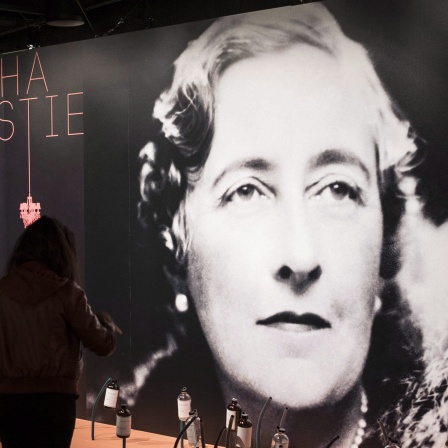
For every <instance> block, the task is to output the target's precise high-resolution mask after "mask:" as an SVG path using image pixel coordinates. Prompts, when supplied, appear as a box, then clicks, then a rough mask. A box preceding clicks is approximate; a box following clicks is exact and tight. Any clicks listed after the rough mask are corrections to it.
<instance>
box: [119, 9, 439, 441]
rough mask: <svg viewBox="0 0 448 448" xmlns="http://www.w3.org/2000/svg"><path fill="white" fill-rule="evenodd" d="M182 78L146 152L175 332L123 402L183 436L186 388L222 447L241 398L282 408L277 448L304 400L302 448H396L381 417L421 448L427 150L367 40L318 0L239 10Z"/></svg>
mask: <svg viewBox="0 0 448 448" xmlns="http://www.w3.org/2000/svg"><path fill="white" fill-rule="evenodd" d="M174 67H175V69H174V75H173V78H172V79H171V80H169V81H167V83H168V84H167V85H165V86H164V88H163V89H161V91H160V95H159V96H158V98H157V99H156V101H155V103H154V107H153V112H152V116H153V119H154V123H156V125H155V128H154V130H153V132H152V133H151V135H150V136H149V137H150V138H149V139H148V140H149V141H148V142H147V143H146V145H145V146H144V148H143V149H142V150H141V151H140V154H139V159H140V162H141V164H140V165H139V167H138V170H139V172H138V176H139V187H140V195H141V198H140V200H139V201H138V220H139V224H140V225H141V226H142V229H143V231H142V232H141V235H145V237H146V238H147V239H146V246H145V245H142V246H140V247H139V250H138V251H136V252H138V253H137V254H134V271H133V272H134V273H133V281H134V282H135V283H136V284H138V285H140V286H135V285H134V288H135V289H134V290H135V291H138V290H139V289H138V288H140V289H141V291H143V290H144V288H143V287H142V283H141V282H142V280H141V279H140V278H139V274H141V276H145V273H146V275H150V276H152V281H153V283H152V284H151V281H149V282H148V290H147V297H151V300H149V299H148V302H149V303H147V308H146V310H148V309H149V310H150V311H151V312H153V313H156V315H160V316H163V319H162V322H163V324H160V325H159V327H158V328H157V331H156V330H155V328H154V327H152V328H148V329H147V332H148V333H149V334H147V336H146V337H147V340H145V341H146V342H145V341H142V340H141V339H140V340H139V342H138V344H143V346H144V345H145V343H146V344H147V346H148V347H150V349H148V351H149V357H147V358H146V361H143V362H137V363H136V365H135V366H134V367H133V369H134V370H133V374H132V376H133V380H132V381H131V382H129V383H127V384H124V385H123V388H122V389H123V397H124V398H125V399H127V400H128V401H129V402H130V403H131V404H132V405H134V406H135V407H136V409H138V408H139V407H142V408H146V409H147V410H148V411H147V412H148V414H147V415H146V416H145V422H144V423H143V422H141V424H142V426H146V427H148V428H149V429H151V430H153V431H155V432H161V431H163V432H167V433H171V434H175V432H176V430H177V429H178V428H176V427H175V424H174V423H173V421H174V420H175V415H176V412H177V411H176V408H175V406H176V401H175V395H176V394H177V393H178V392H179V391H180V388H181V387H182V386H187V388H188V391H189V392H190V393H191V395H192V396H193V406H194V407H195V408H197V409H198V412H199V415H200V416H201V417H202V418H203V420H204V425H205V432H206V437H207V439H208V440H207V441H208V442H209V443H213V442H214V440H215V438H216V436H217V434H218V433H219V430H220V428H221V426H222V425H223V424H225V423H226V420H225V418H226V417H225V416H226V406H227V405H228V404H229V403H230V402H231V400H232V398H237V400H238V403H239V404H240V405H241V408H242V410H243V411H244V412H246V413H247V414H248V415H249V418H250V419H252V420H253V422H254V426H255V423H256V422H257V420H258V417H259V414H260V411H261V409H262V408H263V406H264V404H265V403H266V400H267V399H268V397H272V401H271V402H269V405H268V406H267V407H266V409H265V411H266V412H265V414H264V419H263V424H262V426H261V444H262V445H263V446H266V445H267V446H268V445H269V443H270V440H271V438H272V435H273V433H275V432H276V427H277V426H278V425H279V422H280V420H281V417H282V416H283V415H285V414H284V410H285V408H287V413H286V416H285V418H284V419H283V422H282V423H283V426H285V429H286V433H287V434H288V436H289V438H290V440H291V444H290V446H291V447H300V446H310V447H312V446H316V447H317V446H324V444H325V443H327V442H329V441H330V440H331V439H332V438H333V437H334V436H335V435H339V437H340V438H339V440H338V441H337V442H336V444H335V446H338V447H347V448H348V447H359V446H362V447H377V446H378V447H379V446H382V445H383V441H382V439H381V433H380V431H379V426H378V423H377V419H379V418H382V419H384V422H387V424H388V425H390V427H391V428H393V438H394V437H395V438H399V437H402V440H401V441H400V443H401V444H402V446H414V445H413V443H414V442H413V441H412V440H413V438H414V437H415V431H416V426H415V425H416V424H417V420H418V414H419V412H420V413H421V412H423V411H424V409H420V410H418V409H416V408H415V407H414V404H415V403H414V399H413V396H412V394H417V395H418V394H419V393H424V392H422V390H423V389H421V390H420V392H418V389H419V386H418V385H423V384H425V378H423V377H424V359H425V358H424V356H423V344H424V341H422V329H423V330H425V329H426V328H427V326H426V325H425V324H424V323H423V324H422V322H421V321H419V320H418V319H417V318H416V314H415V313H413V308H412V307H413V305H414V304H413V303H410V302H409V300H408V297H407V296H406V294H404V291H405V290H406V288H402V287H400V281H404V280H405V279H406V275H409V274H406V273H403V266H405V267H408V266H409V265H408V264H407V262H406V259H405V255H413V254H411V253H410V252H411V251H410V250H405V249H404V248H403V241H404V238H403V233H404V230H403V229H404V228H405V226H404V224H403V223H408V222H410V221H412V219H414V218H415V217H416V216H417V215H419V213H420V209H421V201H420V199H419V198H418V195H417V188H418V185H419V179H418V177H417V170H416V167H417V166H418V164H419V161H420V160H421V151H422V146H423V143H422V142H421V141H420V140H419V138H418V136H417V134H416V132H415V131H414V129H413V128H412V127H411V124H410V123H409V121H408V120H407V119H406V118H405V113H403V112H402V111H400V108H399V107H398V105H397V104H396V103H395V101H394V100H393V99H392V98H391V96H390V95H389V93H388V92H387V91H386V89H385V88H384V87H383V83H382V81H381V80H380V79H379V76H378V75H377V73H376V71H375V68H374V66H373V63H372V62H371V59H370V58H369V56H368V53H367V51H366V49H365V48H364V47H363V46H362V45H361V44H359V43H357V42H355V41H354V40H352V39H350V38H349V37H347V36H346V35H345V34H344V32H343V31H342V30H341V28H340V26H339V24H338V22H337V21H336V20H335V18H334V17H333V15H332V14H331V13H330V12H329V11H328V10H327V8H326V7H325V6H324V4H321V3H313V4H307V5H301V6H298V7H294V8H285V9H279V10H270V11H265V12H256V13H251V14H244V15H238V16H232V17H227V18H221V19H219V20H217V21H215V22H214V23H213V24H212V25H211V26H209V27H208V28H207V29H206V30H205V31H204V32H202V33H201V34H200V35H199V36H198V37H197V38H196V39H194V40H192V41H190V43H189V44H188V46H187V47H186V48H185V49H184V50H183V51H181V53H180V55H179V57H178V58H177V59H176V61H175V64H174ZM415 219H417V218H415ZM419 222H420V221H419ZM411 230H412V226H407V227H406V237H407V238H412V236H410V232H411ZM145 251H146V255H141V253H144V252H145ZM139 254H140V255H139ZM145 257H147V258H145ZM145 260H146V262H145ZM151 269H152V273H149V271H150V270H151ZM154 271H156V272H157V274H155V273H154ZM162 276H163V277H164V278H165V280H163V279H162ZM156 277H157V281H155V280H154V279H155V278H156ZM155 283H157V288H158V289H157V291H154V284H155ZM151 288H152V289H151ZM155 296H157V297H155ZM134 297H135V294H134ZM157 313H159V314H157ZM162 334H163V335H165V337H166V339H164V338H163V336H162ZM154 338H156V339H158V340H159V341H162V342H161V343H160V346H159V347H156V346H157V344H156V343H154V342H153V341H154ZM140 341H141V342H140ZM153 345H154V348H153ZM433 386H434V385H432V386H431V387H433ZM436 386H440V384H438V383H437V385H436ZM422 387H424V386H422ZM445 388H446V384H445ZM444 400H445V402H444V406H446V397H445V398H444ZM168 416H169V417H168ZM397 416H401V421H400V422H398V421H397ZM138 418H139V417H137V419H138ZM436 421H437V422H438V423H440V425H439V428H438V429H437V431H434V427H432V428H424V427H422V428H420V437H421V440H422V442H421V443H426V444H427V445H425V446H441V445H440V443H441V441H442V439H443V443H444V441H445V432H446V426H444V425H445V423H444V421H441V420H440V418H439V420H436ZM445 421H446V420H445ZM423 426H424V425H423ZM436 426H437V424H436ZM409 428H410V429H409ZM407 431H408V432H409V431H410V433H409V434H406V432H407ZM425 431H426V432H425ZM419 446H422V445H421V444H420V445H419Z"/></svg>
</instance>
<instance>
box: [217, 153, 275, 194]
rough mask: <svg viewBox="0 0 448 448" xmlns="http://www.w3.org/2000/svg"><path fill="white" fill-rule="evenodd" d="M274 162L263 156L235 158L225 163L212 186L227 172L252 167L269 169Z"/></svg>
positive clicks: (262, 169)
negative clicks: (228, 163)
mask: <svg viewBox="0 0 448 448" xmlns="http://www.w3.org/2000/svg"><path fill="white" fill-rule="evenodd" d="M273 166H274V164H273V163H272V162H269V161H268V160H266V159H263V158H249V159H242V160H236V161H234V162H232V163H231V164H230V165H227V166H226V167H225V168H224V169H223V170H222V171H221V172H220V173H219V174H218V176H216V179H215V180H214V181H213V185H212V187H215V186H216V185H217V184H218V183H219V182H220V181H221V179H222V178H223V177H224V176H225V175H226V174H227V173H229V172H232V171H237V170H241V169H252V170H255V171H270V170H272V169H273Z"/></svg>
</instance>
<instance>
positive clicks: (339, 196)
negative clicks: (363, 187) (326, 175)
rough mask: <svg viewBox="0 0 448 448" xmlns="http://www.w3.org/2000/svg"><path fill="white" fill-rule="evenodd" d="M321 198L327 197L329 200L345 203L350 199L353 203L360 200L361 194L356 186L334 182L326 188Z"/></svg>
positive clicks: (320, 194)
mask: <svg viewBox="0 0 448 448" xmlns="http://www.w3.org/2000/svg"><path fill="white" fill-rule="evenodd" d="M319 196H320V197H324V198H325V197H327V198H328V199H334V200H335V201H343V200H344V199H350V200H352V201H355V202H357V201H359V200H360V197H361V196H360V193H359V191H358V189H357V188H356V187H355V186H352V185H349V184H347V183H346V182H333V183H331V184H330V185H328V186H327V187H325V188H324V189H323V190H321V192H320V193H319Z"/></svg>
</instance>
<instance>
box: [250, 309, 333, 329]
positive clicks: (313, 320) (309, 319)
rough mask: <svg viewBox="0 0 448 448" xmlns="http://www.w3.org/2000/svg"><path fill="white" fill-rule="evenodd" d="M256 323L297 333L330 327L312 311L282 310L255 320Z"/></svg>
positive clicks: (328, 323)
mask: <svg viewBox="0 0 448 448" xmlns="http://www.w3.org/2000/svg"><path fill="white" fill-rule="evenodd" d="M256 323H257V325H263V326H266V327H271V328H276V329H278V330H284V331H294V332H298V333H302V332H307V331H316V330H324V329H328V328H331V324H330V322H328V321H327V320H325V319H323V318H322V317H320V316H318V315H317V314H313V313H304V314H296V313H293V312H292V311H283V312H281V313H276V314H273V315H272V316H269V317H267V318H266V319H261V320H257V322H256Z"/></svg>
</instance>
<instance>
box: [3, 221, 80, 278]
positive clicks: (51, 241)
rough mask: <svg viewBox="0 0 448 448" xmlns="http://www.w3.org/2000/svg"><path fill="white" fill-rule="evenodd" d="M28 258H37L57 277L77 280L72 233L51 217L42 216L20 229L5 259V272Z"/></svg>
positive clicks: (36, 259) (33, 259)
mask: <svg viewBox="0 0 448 448" xmlns="http://www.w3.org/2000/svg"><path fill="white" fill-rule="evenodd" d="M29 261H39V262H41V263H43V264H45V265H46V266H47V267H48V268H49V269H51V270H52V271H54V272H55V273H56V274H57V275H59V276H60V277H66V278H69V279H70V280H73V281H75V282H78V281H79V273H78V263H77V258H76V246H75V236H74V234H73V232H72V231H71V230H70V229H69V228H68V227H67V226H66V225H64V224H62V223H61V222H59V221H58V220H57V219H55V218H50V217H48V216H42V217H41V218H40V219H38V220H37V221H35V222H34V223H33V224H31V225H30V226H28V227H27V228H26V229H25V230H24V231H23V233H22V234H21V235H20V237H19V239H18V240H17V242H16V244H15V247H14V249H13V251H12V254H11V256H10V258H9V261H8V263H7V268H6V269H7V272H8V273H10V272H11V271H13V270H14V268H15V267H16V266H20V265H22V264H23V263H26V262H29Z"/></svg>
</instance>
